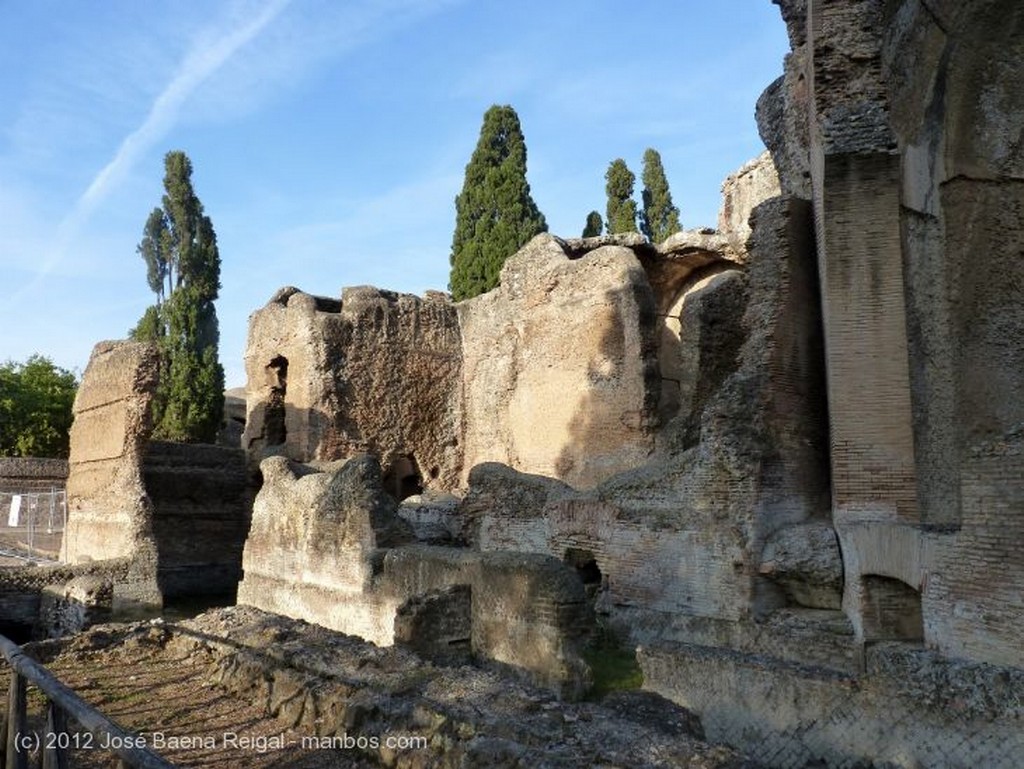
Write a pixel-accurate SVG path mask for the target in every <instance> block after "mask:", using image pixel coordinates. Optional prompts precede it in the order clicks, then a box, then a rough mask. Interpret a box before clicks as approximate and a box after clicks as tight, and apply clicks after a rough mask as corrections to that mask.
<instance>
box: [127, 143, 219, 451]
mask: <svg viewBox="0 0 1024 769" xmlns="http://www.w3.org/2000/svg"><path fill="white" fill-rule="evenodd" d="M164 171H165V173H164V190H165V193H164V196H163V207H162V208H157V209H154V210H153V212H152V213H151V214H150V215H149V219H147V221H146V227H145V229H144V231H143V238H142V242H141V243H140V244H139V247H138V249H137V250H138V252H139V253H140V254H141V255H142V257H143V259H144V261H145V262H146V268H147V281H148V282H149V287H150V289H151V290H152V291H153V292H154V293H155V294H156V296H157V303H156V305H154V306H153V307H150V308H148V309H147V310H146V313H145V314H144V315H143V317H142V319H141V320H140V321H139V324H138V325H137V326H136V327H135V328H134V329H132V331H131V332H130V335H131V336H132V337H133V338H135V339H147V340H153V341H156V342H158V343H159V345H160V350H161V360H162V376H161V379H160V386H159V388H158V390H157V393H156V397H155V398H154V404H153V409H154V413H153V421H154V425H155V430H154V433H155V435H157V436H158V437H161V438H165V439H169V440H178V441H206V442H211V441H213V440H214V439H215V437H216V435H217V429H218V428H219V426H220V422H221V417H222V415H223V409H224V395H223V393H224V370H223V368H222V367H221V365H220V363H219V362H218V360H217V347H218V344H219V341H220V331H219V328H218V323H217V310H216V308H215V307H214V304H213V303H214V301H215V300H216V299H217V295H218V292H219V291H220V252H219V250H218V249H217V235H216V233H215V232H214V229H213V222H212V221H211V220H210V217H208V216H206V214H205V213H204V211H203V204H202V202H200V200H199V198H198V197H197V196H196V193H195V190H194V189H193V187H192V162H191V161H190V160H189V159H188V156H187V155H186V154H185V153H184V152H178V151H176V152H168V153H167V155H166V157H165V158H164Z"/></svg>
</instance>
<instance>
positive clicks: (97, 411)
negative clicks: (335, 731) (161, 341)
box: [61, 342, 163, 613]
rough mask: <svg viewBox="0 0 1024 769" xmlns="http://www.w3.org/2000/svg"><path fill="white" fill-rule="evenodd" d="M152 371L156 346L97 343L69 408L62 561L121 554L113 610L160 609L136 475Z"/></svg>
mask: <svg viewBox="0 0 1024 769" xmlns="http://www.w3.org/2000/svg"><path fill="white" fill-rule="evenodd" d="M158 372H159V362H158V353H157V351H156V348H155V347H153V346H151V345H147V344H143V343H139V342H100V343H99V344H97V345H96V347H95V348H94V349H93V352H92V356H91V357H90V358H89V364H88V366H86V369H85V373H84V374H83V375H82V382H81V384H79V386H78V392H77V394H76V396H75V403H74V407H73V411H74V422H73V424H72V426H71V454H70V459H69V468H70V469H69V473H68V482H67V497H68V520H67V525H66V527H65V530H64V540H63V543H62V546H61V560H62V561H64V562H65V563H71V564H77V563H84V562H89V561H106V560H111V559H128V560H129V561H130V562H131V564H132V568H131V571H130V574H129V578H128V580H127V581H125V582H119V583H118V584H117V585H115V589H114V608H115V611H117V612H119V613H124V612H130V611H132V610H133V609H138V610H139V611H143V612H146V611H152V610H153V609H159V607H160V606H161V605H162V600H163V599H162V597H161V595H160V590H159V588H158V586H157V580H156V570H157V550H156V540H155V537H154V534H153V508H152V503H151V502H150V500H149V497H148V496H147V495H146V489H145V486H144V484H143V479H142V458H143V454H144V453H145V448H146V442H147V441H148V440H149V436H150V432H151V430H152V425H151V422H150V413H149V408H150V403H151V401H152V398H153V393H154V392H155V391H156V386H157V381H158V380H157V378H158Z"/></svg>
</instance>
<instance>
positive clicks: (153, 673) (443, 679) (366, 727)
mask: <svg viewBox="0 0 1024 769" xmlns="http://www.w3.org/2000/svg"><path fill="white" fill-rule="evenodd" d="M28 652H29V653H30V654H32V655H33V656H35V657H36V658H37V659H42V660H45V661H46V662H47V664H52V665H53V666H54V667H56V668H57V669H58V670H67V669H68V668H69V667H73V668H74V669H76V673H77V672H78V671H81V673H82V674H83V677H87V680H90V681H91V682H92V686H90V689H91V691H93V692H96V691H103V692H109V691H111V690H110V689H109V688H108V687H109V684H106V685H104V684H105V682H106V681H109V679H110V678H111V677H110V676H109V675H106V676H104V675H99V674H98V673H97V672H96V669H97V668H98V667H100V666H105V667H106V668H108V669H110V668H114V669H116V670H118V671H119V672H121V673H122V674H123V677H125V678H127V677H128V676H139V677H140V678H141V677H142V676H145V677H146V679H147V680H148V681H154V682H155V683H157V684H158V685H160V684H162V686H160V689H161V690H162V691H168V689H169V688H170V687H167V686H166V683H165V682H164V680H163V679H164V676H166V675H167V674H166V672H164V671H167V670H168V669H169V668H170V669H172V670H173V669H175V668H177V669H180V670H181V683H180V690H181V691H182V692H185V693H188V694H185V695H183V696H189V695H191V694H193V693H194V692H197V691H198V690H199V689H200V688H204V689H208V688H213V689H214V690H215V691H217V692H218V693H221V692H227V693H228V694H227V696H226V697H224V698H225V699H227V700H228V701H229V702H235V703H239V702H246V703H252V704H255V705H256V706H257V709H256V713H255V714H253V711H252V710H250V709H247V710H246V711H244V714H245V721H244V722H242V723H239V724H231V723H230V722H228V726H227V728H228V729H230V730H232V731H237V732H238V734H239V736H243V735H244V736H246V737H249V736H251V735H253V734H261V733H267V734H270V735H273V736H274V737H277V736H278V735H280V734H284V735H285V740H291V739H294V740H295V742H296V743H299V742H306V741H308V742H310V743H313V744H314V745H316V746H318V747H319V748H320V749H319V750H303V749H302V748H300V746H299V745H298V744H296V745H294V746H292V745H291V744H290V743H289V742H286V745H288V747H287V748H286V749H285V750H280V751H279V750H275V749H274V746H273V744H271V746H270V749H269V750H268V752H267V753H264V754H260V755H259V756H258V758H259V759H261V763H260V764H258V765H259V766H260V767H271V766H283V765H287V766H315V767H325V768H326V767H331V769H339V768H340V767H346V768H347V767H352V769H355V767H367V766H395V767H407V768H409V769H412V768H413V767H416V768H418V769H452V767H488V768H490V767H495V769H523V768H524V767H531V768H532V767H548V768H550V769H590V767H594V766H615V767H622V768H623V769H678V767H687V768H688V769H757V765H756V764H754V763H751V762H749V761H745V760H744V759H743V757H742V756H740V755H739V754H737V753H736V752H735V751H732V750H729V749H728V748H723V747H721V746H712V745H709V744H707V743H705V742H703V741H702V740H700V739H698V738H696V737H695V736H693V735H694V734H695V733H698V732H699V728H700V724H699V721H698V719H696V718H695V717H694V716H693V715H692V714H691V713H689V712H687V711H686V710H685V709H684V708H681V707H679V706H677V705H674V704H672V703H670V702H668V701H666V700H664V699H663V698H660V697H658V696H657V695H654V694H651V693H649V692H624V693H621V694H618V695H612V696H611V697H609V698H607V700H606V701H605V702H606V703H607V704H605V702H600V703H597V702H581V703H566V702H560V701H558V700H557V699H555V697H554V696H553V695H552V694H551V693H550V692H547V691H544V690H543V689H539V688H536V687H533V686H530V685H529V684H527V683H525V682H523V681H521V680H518V679H517V678H516V677H511V676H508V675H505V674H504V671H502V670H500V669H496V668H495V667H494V666H485V667H481V666H470V665H461V666H438V665H433V664H431V663H429V662H425V661H424V660H422V659H421V658H419V657H418V656H416V655H414V654H413V653H411V652H409V651H408V650H404V649H401V648H398V647H393V648H388V649H381V648H378V647H375V646H373V645H372V644H368V643H365V642H363V641H360V640H359V639H357V638H353V637H351V636H345V635H342V634H340V633H336V632H331V631H329V630H325V629H324V628H320V627H316V626H312V625H308V624H306V623H304V622H299V621H296V620H290V619H287V618H284V617H280V616H275V615H271V614H266V613H263V612H260V611H257V610H255V609H251V608H247V607H231V608H228V609H222V610H217V611H214V612H209V613H206V614H203V615H201V616H199V617H196V618H195V619H191V620H186V621H184V622H180V623H174V624H168V625H163V626H153V625H149V624H147V625H138V624H135V625H118V626H110V625H108V626H103V627H99V628H96V629H94V630H93V631H91V632H88V633H84V634H82V635H80V636H77V637H74V638H67V639H61V640H59V641H48V642H44V643H38V644H33V645H31V646H30V647H29V649H28ZM183 659H184V660H185V661H184V662H181V660H183ZM175 663H177V665H176V666H175ZM119 691H123V692H125V693H128V692H129V691H130V690H129V689H123V690H119ZM172 691H173V689H172ZM197 698H198V696H197ZM203 700H205V701H209V700H208V699H207V698H206V697H203ZM173 705H174V702H173V701H172V702H170V703H168V704H167V707H173ZM159 707H161V701H160V700H157V701H143V702H140V703H139V708H138V710H133V709H128V710H127V712H125V711H122V712H124V713H125V716H126V717H125V718H120V717H119V721H127V723H126V724H125V725H126V726H134V727H136V728H139V727H140V726H143V725H146V726H147V727H149V728H146V729H145V730H144V731H146V732H147V733H151V732H152V731H154V729H153V728H152V727H151V726H149V725H150V724H160V725H161V726H162V727H163V728H165V729H166V733H167V735H168V736H170V735H178V734H189V735H190V736H191V735H192V733H193V732H195V731H196V724H195V719H196V712H194V711H193V712H190V713H187V714H186V715H185V717H183V718H182V719H181V720H170V719H172V718H174V714H171V713H166V712H160V711H157V714H156V717H155V718H154V717H153V709H154V708H159ZM218 710H219V709H218ZM138 711H144V712H145V714H146V715H148V716H149V717H150V719H151V720H150V721H148V722H147V721H146V720H144V719H142V718H138V719H137V720H136V714H137V713H138ZM254 715H255V716H256V722H255V723H254V722H253V720H252V719H253V717H254ZM261 715H262V716H266V717H271V718H276V719H277V723H276V729H275V728H274V727H275V724H274V723H273V722H271V723H270V724H261V723H259V721H258V718H259V716H261ZM157 719H159V720H157ZM140 721H141V723H140ZM189 726H192V731H191V732H190V731H189V729H188V727H189ZM242 727H244V728H242ZM268 727H269V728H268ZM263 730H266V732H264V731H263ZM206 733H210V732H209V730H207V732H206ZM212 734H213V735H215V736H216V737H217V740H216V742H217V745H216V749H215V750H213V751H207V752H206V753H205V754H201V753H198V752H194V753H192V755H191V756H188V760H187V761H185V760H184V759H185V757H184V756H181V754H180V753H178V754H171V756H169V757H170V758H173V759H174V760H175V761H176V762H178V763H181V764H182V765H188V766H202V765H222V766H245V765H248V764H246V763H245V761H246V758H247V755H246V753H245V752H244V751H234V752H231V751H228V750H227V749H226V748H225V746H224V742H223V739H221V734H220V733H219V732H216V731H215V732H212ZM346 737H347V738H348V739H349V740H354V739H355V738H361V739H362V740H363V745H362V746H361V747H354V746H352V745H351V744H350V745H349V746H348V747H347V748H346V747H344V742H343V741H344V740H345V738H346ZM388 737H399V738H403V743H402V744H401V745H392V746H389V745H387V744H386V743H385V740H386V738H388ZM316 738H321V741H319V742H316V743H314V742H313V740H315V739H316ZM335 740H336V743H335V747H334V749H332V747H331V746H332V741H335ZM412 740H416V741H415V742H413V741H412ZM253 756H256V752H255V750H253V749H252V748H250V749H249V751H248V758H249V760H250V762H251V761H252V757H253Z"/></svg>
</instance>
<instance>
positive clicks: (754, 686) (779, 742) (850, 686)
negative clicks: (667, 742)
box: [638, 644, 1024, 769]
mask: <svg viewBox="0 0 1024 769" xmlns="http://www.w3.org/2000/svg"><path fill="white" fill-rule="evenodd" d="M638 656H639V658H640V662H641V667H642V668H643V670H644V675H645V680H646V681H647V682H648V685H649V686H650V687H651V688H652V689H653V690H654V691H656V692H658V693H660V694H662V695H663V696H665V697H668V698H669V699H674V700H679V699H685V700H686V701H687V702H688V703H690V705H691V707H693V708H694V710H695V711H697V712H698V713H700V715H701V721H702V724H703V726H704V730H705V733H706V734H707V737H708V739H710V740H712V741H715V742H722V743H725V744H729V745H734V746H736V747H737V748H739V749H742V750H744V751H746V752H748V754H749V755H750V756H751V757H752V758H753V759H754V760H762V761H766V762H770V765H771V766H785V767H804V766H808V765H813V764H812V763H811V762H815V763H817V764H818V765H819V766H827V767H840V766H856V765H858V764H860V765H868V766H893V767H908V768H909V767H914V766H928V767H936V768H937V769H952V768H953V767H958V766H972V765H981V766H986V767H994V768H995V769H1013V768H1014V767H1016V766H1018V765H1019V763H1020V751H1021V750H1022V749H1024V736H1022V733H1021V731H1020V729H1019V726H1018V721H1019V719H1020V717H1021V705H1020V698H1019V696H1018V694H1017V692H1018V691H1019V690H1020V687H1021V686H1022V685H1024V674H1022V673H1021V671H1020V670H1019V669H1010V668H999V667H993V666H988V665H970V664H965V663H963V662H960V661H954V660H948V659H943V658H941V657H938V656H937V655H935V654H934V653H932V652H928V651H925V650H922V649H913V648H908V647H906V646H905V645H902V644H877V645H874V646H872V647H870V649H869V651H868V653H867V657H866V660H865V662H866V671H865V673H864V674H863V675H859V676H848V675H837V674H835V673H832V672H829V671H826V670H822V669H821V668H814V667H808V666H800V665H783V664H779V663H777V662H772V661H770V660H766V659H765V658H764V657H762V656H755V655H746V654H738V653H735V652H730V651H727V650H722V649H710V648H707V647H701V646H684V645H674V646H673V645H663V646H652V647H646V648H643V649H641V650H640V652H639V655H638ZM968 735H969V736H968Z"/></svg>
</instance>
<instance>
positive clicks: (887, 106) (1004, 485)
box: [606, 0, 1024, 767]
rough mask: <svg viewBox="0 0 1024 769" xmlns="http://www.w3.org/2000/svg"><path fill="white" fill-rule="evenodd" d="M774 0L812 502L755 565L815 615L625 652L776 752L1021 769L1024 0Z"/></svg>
mask: <svg viewBox="0 0 1024 769" xmlns="http://www.w3.org/2000/svg"><path fill="white" fill-rule="evenodd" d="M776 4H778V5H780V7H781V10H782V14H783V18H784V20H785V21H786V23H787V25H788V29H789V35H790V41H791V44H792V49H793V50H792V52H791V53H790V55H789V56H788V57H787V60H786V65H785V75H784V77H783V78H781V79H780V80H779V81H777V82H776V83H775V84H773V85H772V86H771V87H769V89H767V90H766V91H765V94H764V95H763V96H762V98H761V100H760V101H759V103H758V110H757V115H758V122H759V125H760V128H761V131H762V136H763V137H764V139H765V142H766V144H767V145H768V147H769V149H770V150H771V152H772V155H773V158H774V161H775V164H776V167H777V168H778V170H779V173H780V184H781V189H782V190H783V193H784V194H791V195H794V196H796V197H798V198H801V199H803V200H804V201H806V203H803V204H802V205H805V206H806V205H808V204H809V205H810V206H813V213H814V219H815V235H816V241H817V243H816V251H817V266H818V272H819V274H820V286H821V300H820V301H821V307H822V315H823V328H824V335H825V339H826V345H825V350H826V356H825V370H826V372H827V382H828V415H829V427H830V430H829V440H828V447H829V452H828V455H829V458H830V475H831V487H832V488H831V491H832V505H831V507H832V511H831V518H832V520H831V522H828V521H827V520H819V521H816V522H813V523H811V524H807V525H803V524H802V525H801V526H798V527H793V528H781V529H778V530H777V531H776V532H775V533H772V534H770V535H769V537H768V539H767V541H766V542H765V547H764V549H763V550H762V562H761V573H762V575H763V576H764V578H765V579H766V580H768V581H769V582H770V583H771V584H773V585H774V586H777V587H780V588H782V589H783V590H784V591H785V593H786V599H787V600H788V601H797V602H799V603H802V604H804V605H806V606H808V607H810V606H815V607H817V608H813V609H811V608H807V609H805V610H801V611H802V612H803V615H802V618H801V622H802V623H803V627H804V628H805V629H809V630H810V632H809V634H808V635H806V636H804V637H803V638H802V641H806V642H807V646H806V650H800V649H794V648H792V647H790V646H787V645H785V644H776V642H775V641H772V640H769V641H768V642H767V643H765V642H764V640H763V639H765V637H766V634H765V632H764V631H766V630H767V631H769V634H773V633H774V630H772V628H774V627H776V626H778V625H779V623H780V618H782V617H783V616H785V615H787V614H788V615H790V616H791V617H792V616H794V615H792V612H793V611H794V609H793V608H787V609H784V610H779V609H775V610H774V611H772V613H770V614H768V615H767V616H765V617H763V618H762V619H761V621H759V622H757V623H756V625H755V627H754V629H753V631H752V632H753V633H755V634H756V636H757V639H756V640H754V639H753V638H751V635H750V633H748V632H747V631H746V630H744V628H745V627H748V623H746V622H743V621H740V622H737V623H735V624H734V625H733V626H732V627H727V626H724V625H722V624H721V623H717V622H715V621H713V620H712V619H711V618H710V617H709V618H689V619H687V620H686V621H685V622H678V623H677V625H678V626H679V627H680V628H681V630H680V632H679V633H678V636H677V637H679V638H680V639H681V640H685V641H688V642H689V643H690V644H692V645H689V646H676V647H671V646H668V645H664V644H652V645H651V646H650V647H649V648H648V649H647V650H645V652H644V655H643V667H644V670H645V677H646V685H647V686H648V687H650V688H652V689H654V690H656V691H659V692H662V693H663V694H665V695H666V696H669V697H671V698H673V699H675V700H676V701H677V702H685V703H686V704H687V705H689V706H692V707H694V708H695V709H696V710H697V711H698V712H699V713H700V714H701V717H702V721H703V723H704V726H705V728H706V729H707V730H708V735H709V737H712V739H721V740H723V741H725V742H728V743H729V744H732V745H737V746H741V747H743V748H745V749H747V750H750V751H751V752H752V754H753V755H754V757H755V758H757V759H760V760H763V761H766V762H767V763H769V764H770V765H772V766H780V767H802V766H805V765H807V764H808V762H820V763H821V764H822V765H824V766H850V765H853V764H855V763H858V762H864V761H870V762H873V763H885V764H886V765H893V766H901V767H904V766H906V767H910V766H918V765H921V766H924V765H927V766H929V767H954V766H962V765H967V764H978V765H985V766H994V767H1012V766H1016V765H1017V764H1018V763H1019V757H1018V756H1019V751H1020V748H1021V746H1020V744H1019V738H1018V735H1017V731H1019V730H1017V729H1016V728H1015V724H1016V721H1017V719H1019V716H1020V713H1019V709H1020V708H1019V697H1017V695H1016V694H1015V688H1014V687H1017V688H1019V682H1018V681H1017V679H1018V678H1019V677H1020V676H1019V673H1020V668H1021V667H1024V657H1022V656H1021V646H1020V638H1021V636H1022V631H1024V627H1022V625H1021V611H1020V608H1021V605H1020V600H1019V597H1020V594H1021V590H1022V587H1024V582H1022V580H1024V561H1022V560H1021V554H1020V552H1019V551H1020V547H1019V543H1020V538H1021V520H1024V513H1022V511H1024V506H1022V503H1024V488H1022V487H1021V484H1020V482H1019V479H1020V478H1022V477H1024V463H1022V462H1021V456H1022V454H1024V452H1022V451H1021V439H1020V424H1021V423H1022V416H1024V415H1022V413H1021V404H1022V403H1024V399H1022V398H1021V397H1019V391H1020V389H1021V383H1022V372H1024V348H1022V346H1021V345H1020V344H1019V340H1020V339H1022V338H1024V313H1022V312H1021V310H1020V307H1021V305H1020V292H1021V286H1022V285H1024V280H1022V272H1021V271H1022V269H1024V267H1022V265H1024V262H1022V260H1021V259H1020V258H1019V255H1020V253H1021V252H1022V245H1021V244H1022V242H1024V228H1022V226H1021V215H1020V214H1021V211H1022V210H1024V206H1021V205H1019V202H1020V195H1019V194H1018V193H1019V191H1020V187H1021V185H1020V178H1021V176H1022V173H1021V171H1022V162H1024V157H1022V155H1021V152H1020V144H1021V143H1020V141H1019V139H1020V124H1021V119H1022V116H1024V92H1022V91H1021V89H1020V87H1019V84H1020V82H1021V76H1022V74H1024V72H1022V68H1024V63H1022V62H1024V57H1022V55H1021V54H1022V49H1021V42H1020V41H1021V40H1022V38H1024V7H1022V6H1020V4H1019V3H1012V2H1002V1H1001V0H990V1H988V2H981V3H952V2H939V1H936V2H931V1H930V0H928V1H925V0H899V1H897V2H889V3H884V2H876V1H875V0H848V1H843V2H823V1H819V0H776ZM793 205H796V206H799V205H801V203H799V202H798V201H793ZM757 237H758V227H757V226H755V228H754V239H755V240H756V239H757ZM755 267H756V260H752V261H751V274H752V275H753V270H754V269H755ZM753 295H754V292H753V291H752V296H753ZM741 370H742V368H741ZM702 426H703V425H702ZM704 437H705V436H704V434H702V439H703V438H704ZM718 437H719V440H720V439H721V437H722V436H721V434H720V435H719V436H718ZM797 445H798V444H797V443H795V442H794V443H791V444H790V447H791V450H796V447H797ZM806 466H807V467H812V466H813V464H808V465H806ZM764 477H765V476H762V478H764ZM766 487H770V484H766ZM731 493H733V494H735V490H732V491H731ZM606 498H607V497H606ZM763 520H764V519H763ZM776 520H780V519H776ZM830 527H831V528H834V536H832V535H831V534H830V531H829V529H830ZM836 541H838V546H839V549H840V552H841V566H842V571H841V572H840V574H841V586H842V603H841V606H842V609H843V612H844V614H845V617H843V616H842V615H840V618H841V619H842V620H843V621H844V622H845V623H846V624H847V628H846V630H845V631H841V628H840V625H839V623H838V622H835V621H833V620H830V619H829V617H830V616H832V617H835V615H836V614H837V612H835V610H834V608H828V607H831V606H834V603H833V602H834V600H835V598H836V580H835V578H834V575H835V574H836V570H835V568H834V567H833V566H832V565H830V564H834V563H835V559H834V558H832V557H828V558H820V557H819V556H820V555H821V553H822V552H823V551H824V550H826V549H829V550H830V549H832V548H834V547H835V542H836ZM755 549H756V548H755ZM780 559H781V562H780ZM822 567H826V568H824V569H823V568H822ZM787 572H793V573H794V576H792V577H786V576H785V574H786V573H787ZM818 572H820V575H819V576H818V577H813V579H814V580H817V581H818V583H819V584H818V585H817V587H816V588H815V589H814V590H812V591H810V592H808V589H807V588H808V585H807V584H806V581H807V580H808V578H811V577H812V576H813V575H814V574H815V573H818ZM828 575H833V576H832V577H829V576H828ZM828 585H831V587H830V588H829V589H827V590H824V589H823V588H825V587H826V586H828ZM818 588H822V589H818ZM762 605H763V606H765V607H766V608H770V607H771V604H770V602H767V603H765V604H762ZM830 624H834V625H835V629H836V631H841V632H837V633H834V634H833V635H832V638H833V639H834V643H832V646H833V648H835V649H836V650H837V651H839V652H840V654H839V655H838V656H837V658H836V659H835V660H830V659H829V658H828V656H827V655H825V654H823V652H825V651H827V649H828V645H829V644H826V643H825V641H826V639H827V638H828V637H829V633H830V632H832V631H829V630H828V629H827V628H828V626H829V625H830ZM788 627H789V629H799V627H800V626H799V625H793V624H789V626H788ZM668 637H670V636H669V635H667V634H663V635H662V638H668ZM844 639H845V640H844ZM891 639H899V640H900V643H899V644H897V645H893V644H891V642H890V641H891ZM956 658H959V660H957V659H956ZM964 660H967V662H965V661H964ZM793 663H797V664H793ZM811 664H813V665H815V666H818V667H808V665H811ZM1001 666H1007V667H1001ZM715 735H717V737H716V736H715Z"/></svg>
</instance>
